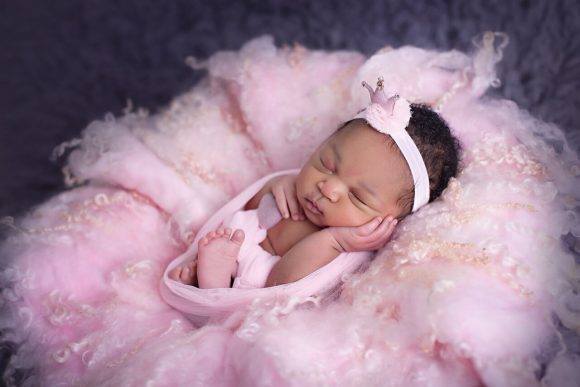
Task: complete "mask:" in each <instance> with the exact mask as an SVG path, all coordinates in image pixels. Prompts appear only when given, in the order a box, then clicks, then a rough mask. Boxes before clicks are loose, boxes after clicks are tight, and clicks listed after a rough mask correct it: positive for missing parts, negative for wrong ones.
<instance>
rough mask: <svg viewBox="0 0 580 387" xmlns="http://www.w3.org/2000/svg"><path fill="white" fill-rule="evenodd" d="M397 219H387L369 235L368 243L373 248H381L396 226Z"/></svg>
mask: <svg viewBox="0 0 580 387" xmlns="http://www.w3.org/2000/svg"><path fill="white" fill-rule="evenodd" d="M397 223H398V221H397V219H394V220H391V221H388V220H387V219H386V220H385V221H383V223H382V224H381V225H380V226H379V227H378V228H377V229H376V230H375V231H374V232H373V233H372V234H371V237H370V239H369V242H370V243H371V244H373V245H375V247H377V248H378V247H382V246H384V244H385V243H386V242H387V241H388V240H389V238H390V237H391V235H392V234H393V231H395V227H396V225H397Z"/></svg>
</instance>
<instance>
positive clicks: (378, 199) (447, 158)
mask: <svg viewBox="0 0 580 387" xmlns="http://www.w3.org/2000/svg"><path fill="white" fill-rule="evenodd" d="M362 84H363V86H364V87H366V88H367V89H368V91H369V92H370V94H371V104H370V105H369V106H367V107H366V108H365V109H363V110H361V111H359V112H358V113H357V115H356V116H355V117H354V118H353V119H352V120H350V121H347V122H346V123H344V124H342V125H341V126H340V127H339V128H338V129H337V130H336V131H335V132H334V133H333V134H332V135H331V136H330V137H328V138H327V139H326V140H325V141H324V142H323V143H322V144H320V146H319V147H318V148H317V149H316V150H315V151H314V152H313V153H312V155H311V156H310V157H309V159H308V160H307V162H306V163H305V164H304V165H303V166H302V168H301V169H300V170H299V171H296V172H297V173H295V174H287V175H278V176H276V177H274V178H273V179H271V180H269V181H267V182H266V184H265V185H264V186H263V187H262V189H261V190H260V191H259V192H257V193H256V194H255V195H254V196H253V197H252V198H251V199H250V200H249V201H248V202H247V203H246V204H245V206H244V207H243V210H240V211H237V212H235V213H234V214H233V215H232V216H230V217H229V218H228V219H226V220H224V221H223V222H222V224H221V225H220V226H219V227H218V228H217V229H215V230H213V231H211V232H209V233H207V234H206V235H204V237H203V238H201V239H199V241H198V252H197V256H196V257H194V259H193V260H191V261H189V262H187V263H185V264H182V265H181V266H178V267H176V268H174V269H173V270H172V271H171V272H170V273H169V278H171V279H173V280H175V281H178V282H181V283H183V284H187V285H193V286H196V287H198V288H203V289H208V288H229V287H233V288H258V287H271V286H276V285H281V284H286V283H290V282H294V281H297V280H299V279H301V278H303V277H305V276H307V275H308V274H310V273H312V272H314V271H316V270H317V269H319V268H321V267H322V266H324V265H326V264H327V263H329V262H330V261H332V260H333V259H335V258H336V257H337V256H338V255H340V254H343V253H350V252H359V251H373V250H377V249H380V248H381V247H382V246H384V245H385V243H387V242H388V240H389V239H390V237H391V235H392V233H393V231H394V229H395V226H396V224H397V222H398V221H400V220H401V219H403V218H404V217H406V216H407V215H409V214H411V213H413V212H415V211H417V210H418V209H419V208H420V207H422V206H423V205H425V204H427V203H429V202H431V201H433V200H435V199H436V198H437V197H439V196H440V195H441V193H442V191H443V190H444V189H445V188H446V186H447V184H448V182H449V180H450V178H451V177H453V176H455V174H456V173H457V169H458V164H459V153H460V144H459V142H458V140H457V139H456V138H455V137H454V136H453V135H452V133H451V131H450V129H449V127H448V126H447V124H446V123H445V121H444V120H443V119H442V118H441V117H440V116H439V115H438V114H437V113H435V112H434V111H432V110H431V109H429V107H427V106H426V105H420V104H410V103H409V102H408V101H407V100H405V99H404V98H401V97H399V96H398V95H394V96H391V97H387V95H386V93H385V92H384V90H383V80H382V79H381V78H379V81H378V82H377V88H376V89H375V90H374V91H373V90H372V88H371V87H370V86H369V85H368V84H367V83H366V82H363V83H362ZM268 206H270V208H273V209H275V211H274V212H275V213H276V215H278V217H277V218H276V217H274V219H273V220H272V219H270V221H269V223H270V224H269V225H268V226H265V225H264V224H265V223H268V221H264V220H263V219H264V216H265V215H264V213H267V209H268ZM270 215H271V214H270ZM270 218H272V216H270Z"/></svg>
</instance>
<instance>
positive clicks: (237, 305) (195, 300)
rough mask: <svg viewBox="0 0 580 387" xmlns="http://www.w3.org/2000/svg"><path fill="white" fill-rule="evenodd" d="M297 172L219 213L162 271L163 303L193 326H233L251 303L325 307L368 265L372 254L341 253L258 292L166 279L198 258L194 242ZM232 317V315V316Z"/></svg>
mask: <svg viewBox="0 0 580 387" xmlns="http://www.w3.org/2000/svg"><path fill="white" fill-rule="evenodd" d="M298 172H300V170H299V169H288V170H282V171H277V172H274V173H271V174H268V175H266V176H264V177H263V178H261V179H259V180H258V181H256V182H254V183H252V184H251V185H250V186H249V187H248V188H246V189H245V190H244V191H242V192H241V193H240V194H238V195H237V196H236V197H235V198H233V199H232V200H230V201H229V202H228V203H227V204H226V205H225V206H223V207H222V208H220V209H219V211H217V212H216V213H215V214H214V215H212V217H211V218H210V219H209V220H208V221H207V222H206V223H205V224H204V225H203V227H201V228H200V230H199V232H198V233H197V235H196V236H195V239H194V240H193V242H192V244H191V245H190V246H189V248H188V249H187V251H185V252H184V253H183V254H181V255H180V256H178V257H177V258H175V259H174V260H173V261H172V262H171V263H170V264H169V265H168V267H167V268H166V269H165V271H164V273H163V277H162V278H161V280H160V287H159V289H160V292H161V295H162V297H163V299H164V300H165V301H167V303H168V304H170V305H171V306H173V307H174V308H176V309H178V310H180V311H182V312H183V313H184V314H185V315H186V316H187V318H188V319H189V320H190V321H192V322H193V323H194V324H195V325H196V326H201V325H204V324H207V323H208V322H209V323H214V324H215V323H219V322H223V320H224V319H228V325H229V326H231V325H235V324H236V323H238V322H239V320H238V319H239V318H240V317H243V316H244V315H245V314H246V311H245V308H244V306H246V305H247V304H250V303H251V302H253V301H257V300H258V299H259V300H260V302H264V301H267V300H274V301H275V300H276V299H291V300H293V302H300V303H304V302H314V303H317V304H321V303H324V302H325V301H327V300H328V299H329V298H331V297H332V296H333V295H334V292H333V291H335V290H336V288H337V286H339V285H340V284H341V281H344V280H345V279H346V278H347V277H348V276H349V275H351V274H352V273H353V272H354V271H355V270H357V269H358V268H359V267H360V266H361V265H362V264H364V263H367V261H368V260H369V259H370V258H371V256H372V253H371V252H368V251H361V252H352V253H342V254H340V255H339V256H337V257H336V258H335V259H334V260H332V261H331V262H330V263H328V264H326V265H325V266H323V267H321V268H320V269H318V270H316V271H314V272H312V273H310V274H309V275H307V276H306V277H304V278H303V279H301V280H300V281H296V282H292V283H289V284H284V285H279V286H274V287H270V288H258V289H235V288H223V289H198V288H196V287H194V286H188V285H185V284H182V283H180V282H177V281H174V280H172V279H170V278H169V275H168V274H169V272H170V271H171V270H173V268H175V267H177V266H179V265H182V264H183V263H185V262H187V261H189V260H191V259H193V257H195V256H196V254H197V246H198V245H197V242H198V241H199V240H200V239H201V238H202V237H203V236H204V235H206V234H207V233H208V232H210V231H211V230H215V229H217V228H218V227H219V226H220V224H221V223H222V222H223V220H224V219H225V218H226V217H227V216H229V215H231V214H232V213H234V212H236V211H238V210H241V209H242V208H243V207H244V206H245V204H246V203H247V202H248V201H249V200H250V199H251V198H252V197H253V196H254V195H255V194H256V193H257V192H258V191H259V190H260V189H261V188H262V187H263V186H264V184H266V182H267V181H269V180H270V179H272V178H274V177H276V176H279V175H286V174H297V173H298ZM234 313H235V315H234Z"/></svg>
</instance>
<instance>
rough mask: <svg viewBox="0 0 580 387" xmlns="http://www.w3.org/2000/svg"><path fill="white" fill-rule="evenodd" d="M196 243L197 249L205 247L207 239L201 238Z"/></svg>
mask: <svg viewBox="0 0 580 387" xmlns="http://www.w3.org/2000/svg"><path fill="white" fill-rule="evenodd" d="M197 243H198V247H201V246H205V245H207V244H208V243H209V239H207V237H203V238H201V239H200V240H199V242H197Z"/></svg>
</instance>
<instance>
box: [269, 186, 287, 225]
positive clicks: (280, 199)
mask: <svg viewBox="0 0 580 387" xmlns="http://www.w3.org/2000/svg"><path fill="white" fill-rule="evenodd" d="M272 193H273V194H274V199H276V205H277V206H278V210H279V211H280V214H282V216H283V217H284V218H288V217H289V216H290V215H289V212H288V202H287V200H286V194H285V193H284V187H283V186H282V185H275V186H274V187H272Z"/></svg>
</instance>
